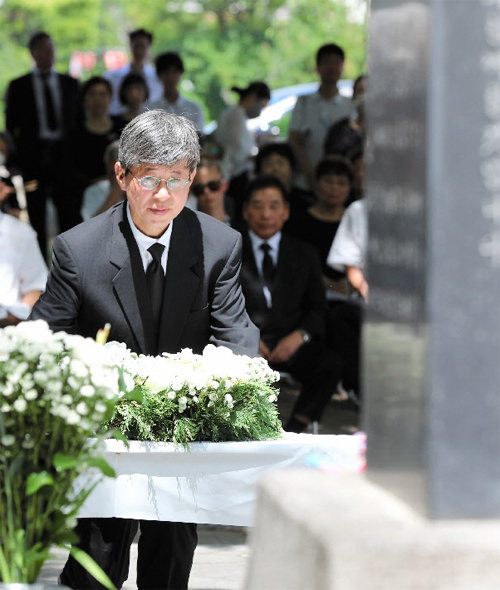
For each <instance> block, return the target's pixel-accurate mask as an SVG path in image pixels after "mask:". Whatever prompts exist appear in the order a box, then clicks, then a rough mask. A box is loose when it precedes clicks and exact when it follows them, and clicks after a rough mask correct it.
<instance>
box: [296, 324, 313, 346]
mask: <svg viewBox="0 0 500 590" xmlns="http://www.w3.org/2000/svg"><path fill="white" fill-rule="evenodd" d="M299 332H300V333H301V334H302V340H303V341H304V344H307V343H308V342H311V334H309V332H306V331H305V330H303V329H302V328H299Z"/></svg>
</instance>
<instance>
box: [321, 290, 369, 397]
mask: <svg viewBox="0 0 500 590" xmlns="http://www.w3.org/2000/svg"><path fill="white" fill-rule="evenodd" d="M363 313H364V311H363V306H362V305H361V304H360V303H359V302H350V301H346V302H339V303H332V304H331V305H330V307H329V310H328V315H327V339H328V346H330V348H332V350H334V351H335V352H336V353H337V354H338V356H339V357H340V358H341V359H342V383H343V385H344V387H345V388H346V389H353V390H354V391H355V393H356V394H357V396H358V397H361V396H362V395H361V394H362V392H361V362H360V353H361V351H360V347H361V325H362V322H363Z"/></svg>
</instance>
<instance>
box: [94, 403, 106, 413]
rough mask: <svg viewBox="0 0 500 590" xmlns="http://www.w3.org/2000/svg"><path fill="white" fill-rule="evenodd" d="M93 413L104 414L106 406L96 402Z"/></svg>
mask: <svg viewBox="0 0 500 590" xmlns="http://www.w3.org/2000/svg"><path fill="white" fill-rule="evenodd" d="M95 411H96V412H99V414H104V412H105V411H106V404H104V403H103V402H97V403H96V405H95Z"/></svg>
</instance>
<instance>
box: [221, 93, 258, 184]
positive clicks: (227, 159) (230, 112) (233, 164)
mask: <svg viewBox="0 0 500 590" xmlns="http://www.w3.org/2000/svg"><path fill="white" fill-rule="evenodd" d="M247 121H248V117H247V114H246V111H245V109H244V108H243V107H241V106H240V105H239V104H236V105H233V106H231V107H229V108H227V109H226V110H225V111H223V112H222V113H221V115H220V117H219V120H218V122H217V129H216V130H215V139H216V141H217V143H218V144H219V145H220V146H221V147H222V149H223V151H224V155H223V157H222V161H221V168H222V174H223V176H224V178H233V177H235V176H239V175H240V174H243V173H244V172H251V171H252V170H253V162H252V159H251V158H252V156H254V155H255V154H256V153H257V144H256V141H255V137H254V135H253V134H252V133H251V132H250V131H249V130H248V128H247Z"/></svg>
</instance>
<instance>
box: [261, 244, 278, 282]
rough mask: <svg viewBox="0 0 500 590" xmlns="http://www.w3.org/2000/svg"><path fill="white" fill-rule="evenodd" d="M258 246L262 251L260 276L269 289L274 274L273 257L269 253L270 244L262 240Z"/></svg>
mask: <svg viewBox="0 0 500 590" xmlns="http://www.w3.org/2000/svg"><path fill="white" fill-rule="evenodd" d="M259 248H260V249H261V250H262V252H264V258H263V260H262V276H263V278H264V285H265V286H266V287H267V288H268V289H269V290H271V288H272V286H273V282H274V277H275V275H276V267H275V266H274V262H273V259H272V257H271V254H270V253H269V252H270V251H271V246H270V245H269V244H268V243H267V242H264V243H263V244H261V245H260V246H259Z"/></svg>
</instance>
